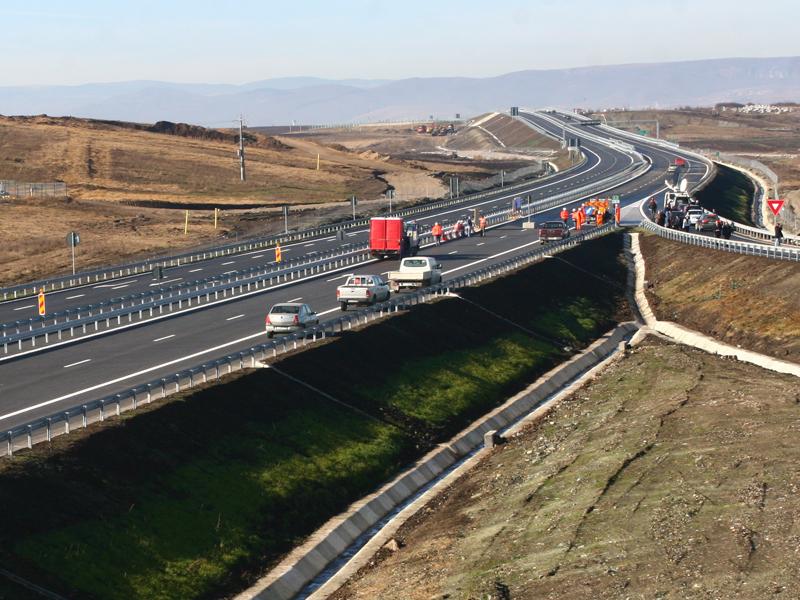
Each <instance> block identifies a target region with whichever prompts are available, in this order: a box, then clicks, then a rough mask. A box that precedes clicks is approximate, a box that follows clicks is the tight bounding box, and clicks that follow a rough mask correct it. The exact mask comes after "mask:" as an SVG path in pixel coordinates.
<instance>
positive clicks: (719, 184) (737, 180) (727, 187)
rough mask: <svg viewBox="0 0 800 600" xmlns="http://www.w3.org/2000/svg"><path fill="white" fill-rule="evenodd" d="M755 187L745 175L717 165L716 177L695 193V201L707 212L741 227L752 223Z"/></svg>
mask: <svg viewBox="0 0 800 600" xmlns="http://www.w3.org/2000/svg"><path fill="white" fill-rule="evenodd" d="M755 191H756V190H755V186H754V185H753V182H752V181H751V180H750V178H749V177H747V175H745V174H744V173H742V172H741V171H737V170H736V169H731V168H730V167H726V166H724V165H717V176H716V177H714V179H713V181H712V182H711V183H709V184H708V185H707V186H706V187H705V188H703V189H702V190H700V191H699V192H698V193H697V199H698V200H700V204H701V205H702V206H703V208H705V209H707V210H713V211H714V212H716V213H717V214H718V215H719V216H721V217H723V218H724V219H731V220H733V221H736V222H737V223H741V224H743V225H751V226H755V223H753V196H754V194H755Z"/></svg>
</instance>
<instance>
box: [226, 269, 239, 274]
mask: <svg viewBox="0 0 800 600" xmlns="http://www.w3.org/2000/svg"><path fill="white" fill-rule="evenodd" d="M231 273H236V269H234V270H233V271H225V272H224V273H223V275H230V274H231Z"/></svg>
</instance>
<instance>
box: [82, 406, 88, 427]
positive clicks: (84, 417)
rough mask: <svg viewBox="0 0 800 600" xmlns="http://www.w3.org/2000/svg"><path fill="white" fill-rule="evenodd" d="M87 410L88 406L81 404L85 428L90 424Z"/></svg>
mask: <svg viewBox="0 0 800 600" xmlns="http://www.w3.org/2000/svg"><path fill="white" fill-rule="evenodd" d="M86 412H87V408H86V405H85V404H84V405H83V406H81V416H82V421H83V428H84V429H86V427H87V426H88V425H89V418H88V416H87V414H86Z"/></svg>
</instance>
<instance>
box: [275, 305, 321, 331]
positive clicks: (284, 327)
mask: <svg viewBox="0 0 800 600" xmlns="http://www.w3.org/2000/svg"><path fill="white" fill-rule="evenodd" d="M264 325H265V327H266V329H267V337H272V336H273V335H275V334H276V333H291V332H293V331H302V330H303V329H305V328H306V327H309V326H312V327H313V326H314V325H319V317H318V316H317V313H315V312H314V311H313V310H311V307H310V306H309V305H308V304H299V303H297V302H284V303H282V304H276V305H274V306H273V307H272V308H270V309H269V312H268V313H267V318H266V319H265V320H264Z"/></svg>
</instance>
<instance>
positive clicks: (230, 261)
mask: <svg viewBox="0 0 800 600" xmlns="http://www.w3.org/2000/svg"><path fill="white" fill-rule="evenodd" d="M235 262H236V261H235V260H229V261H228V262H224V263H222V266H223V267H224V266H225V265H232V264H233V263H235Z"/></svg>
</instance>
